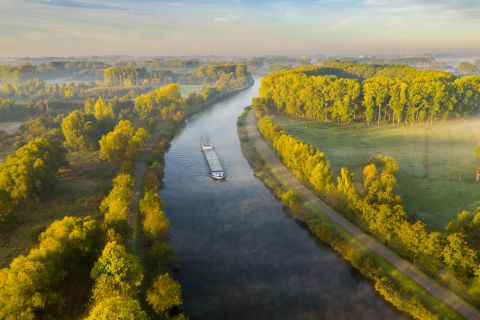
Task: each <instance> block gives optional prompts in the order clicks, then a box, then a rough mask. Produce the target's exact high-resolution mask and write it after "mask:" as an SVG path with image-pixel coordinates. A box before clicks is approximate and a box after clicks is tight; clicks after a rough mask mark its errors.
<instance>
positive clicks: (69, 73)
mask: <svg viewBox="0 0 480 320" xmlns="http://www.w3.org/2000/svg"><path fill="white" fill-rule="evenodd" d="M104 68H105V64H104V63H102V62H91V61H52V62H48V63H41V64H38V65H33V64H23V65H19V66H10V65H1V66H0V81H4V82H8V83H20V82H25V81H27V80H29V79H33V78H40V79H43V80H47V79H54V78H63V77H74V78H76V79H79V80H80V79H98V78H100V77H101V75H102V73H103V69H104Z"/></svg>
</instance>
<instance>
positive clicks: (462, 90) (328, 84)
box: [254, 62, 480, 124]
mask: <svg viewBox="0 0 480 320" xmlns="http://www.w3.org/2000/svg"><path fill="white" fill-rule="evenodd" d="M254 102H255V105H254V106H255V107H257V108H259V109H263V110H268V111H275V112H281V113H286V114H289V115H295V116H302V117H308V118H312V119H317V120H321V121H336V122H339V123H352V122H354V121H356V120H358V121H364V122H365V123H367V124H370V123H372V122H373V121H375V122H377V123H381V122H391V123H409V124H411V123H416V122H433V121H443V120H446V119H450V118H454V117H463V116H469V115H472V114H475V113H477V112H478V111H479V109H480V77H476V76H472V77H462V78H456V77H455V76H453V75H451V74H448V73H445V72H441V71H430V70H418V69H415V68H412V67H406V66H391V65H370V64H359V63H353V62H352V63H340V62H338V63H331V64H330V65H327V67H309V68H298V69H292V70H286V71H280V72H277V73H273V74H271V75H269V76H267V77H265V78H264V79H263V80H262V84H261V87H260V98H259V99H256V100H255V101H254Z"/></svg>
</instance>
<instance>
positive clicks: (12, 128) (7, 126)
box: [0, 121, 23, 134]
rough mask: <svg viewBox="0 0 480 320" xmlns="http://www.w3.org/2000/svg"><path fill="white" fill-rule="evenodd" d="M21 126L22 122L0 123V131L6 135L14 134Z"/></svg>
mask: <svg viewBox="0 0 480 320" xmlns="http://www.w3.org/2000/svg"><path fill="white" fill-rule="evenodd" d="M22 124H23V122H19V121H13V122H0V131H4V132H5V133H8V134H13V133H15V132H16V131H17V130H18V128H20V126H21V125H22Z"/></svg>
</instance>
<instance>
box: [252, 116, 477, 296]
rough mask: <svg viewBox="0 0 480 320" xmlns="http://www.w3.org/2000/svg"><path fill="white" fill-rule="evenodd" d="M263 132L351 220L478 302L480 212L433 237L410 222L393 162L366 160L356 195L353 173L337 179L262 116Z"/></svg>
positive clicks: (320, 156) (321, 157)
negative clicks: (449, 277) (399, 192)
mask: <svg viewBox="0 0 480 320" xmlns="http://www.w3.org/2000/svg"><path fill="white" fill-rule="evenodd" d="M258 128H259V130H260V132H261V133H262V135H263V136H264V137H265V138H266V139H267V140H268V141H270V142H271V143H272V145H273V147H274V149H275V151H276V152H277V154H278V155H279V157H280V159H281V160H282V162H283V163H284V164H285V165H286V166H287V167H289V168H290V169H291V170H292V172H293V174H294V175H295V176H296V177H297V178H298V179H301V180H303V181H306V182H307V183H308V184H309V185H310V186H311V187H312V189H313V190H314V191H315V192H316V193H317V194H319V195H322V196H323V197H326V198H327V200H328V201H329V202H330V203H331V204H333V205H334V206H335V207H337V208H338V209H339V210H340V211H342V212H344V213H345V214H346V215H347V217H348V218H349V219H350V220H352V221H354V222H355V223H356V224H357V225H359V226H361V227H362V228H363V229H365V230H367V231H368V232H369V233H370V234H372V235H374V236H375V237H376V238H377V239H379V240H380V241H382V242H383V243H386V244H387V245H388V246H389V247H391V248H392V249H393V250H395V251H396V252H398V253H399V254H401V255H402V256H404V257H406V258H408V259H409V260H411V261H412V262H413V263H414V264H416V265H417V266H419V267H420V268H421V269H423V270H425V271H426V272H427V273H429V274H431V275H433V276H435V275H437V274H439V273H443V274H445V273H447V274H449V275H453V278H454V279H456V280H450V281H451V283H450V284H453V283H454V282H455V281H460V282H461V283H462V284H463V285H464V286H465V287H466V288H467V291H468V292H469V294H471V295H472V296H474V297H475V299H477V300H478V298H479V297H480V268H479V262H480V260H479V258H480V256H479V249H480V247H479V242H478V238H476V236H478V232H479V230H480V227H478V225H479V224H478V222H477V220H478V219H477V218H478V217H479V216H480V213H478V212H477V213H476V214H471V213H462V214H460V216H459V218H458V220H457V221H455V222H452V223H450V224H449V225H448V226H447V228H446V232H444V233H440V232H429V231H427V230H426V227H425V224H424V223H422V222H421V221H411V217H409V216H408V214H407V213H406V212H405V211H404V208H403V204H402V202H401V198H400V196H399V195H397V194H395V188H396V183H397V178H396V175H397V173H398V170H399V167H398V164H397V162H396V161H395V159H393V158H392V157H387V156H383V155H378V156H377V157H375V158H370V159H367V160H366V162H365V165H364V168H363V186H362V188H361V189H360V190H357V188H356V186H355V183H354V181H353V174H352V173H351V172H350V171H349V170H348V168H345V167H343V168H341V171H340V175H339V176H338V177H336V179H334V178H333V176H332V171H331V169H330V165H329V162H328V160H327V159H326V157H325V154H324V153H323V152H322V151H320V150H319V149H317V148H314V147H313V146H311V145H308V144H306V143H304V142H303V141H301V140H299V139H297V138H295V137H293V136H291V135H289V134H287V133H286V132H285V130H284V129H283V128H282V127H280V126H278V125H276V124H274V123H273V121H272V120H271V118H270V117H268V116H266V117H262V118H261V119H260V120H259V121H258ZM445 279H447V280H445ZM444 281H448V277H444Z"/></svg>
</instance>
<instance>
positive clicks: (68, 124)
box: [61, 110, 98, 151]
mask: <svg viewBox="0 0 480 320" xmlns="http://www.w3.org/2000/svg"><path fill="white" fill-rule="evenodd" d="M61 127H62V133H63V136H64V137H65V146H66V147H67V148H68V149H70V150H72V151H81V150H93V149H95V147H96V145H97V142H96V140H97V139H98V137H97V132H98V130H97V128H96V120H95V118H94V117H93V116H91V115H88V114H85V113H83V112H80V111H78V110H75V111H72V112H70V113H69V114H68V115H67V116H66V117H65V118H64V119H63V121H62V126H61Z"/></svg>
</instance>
